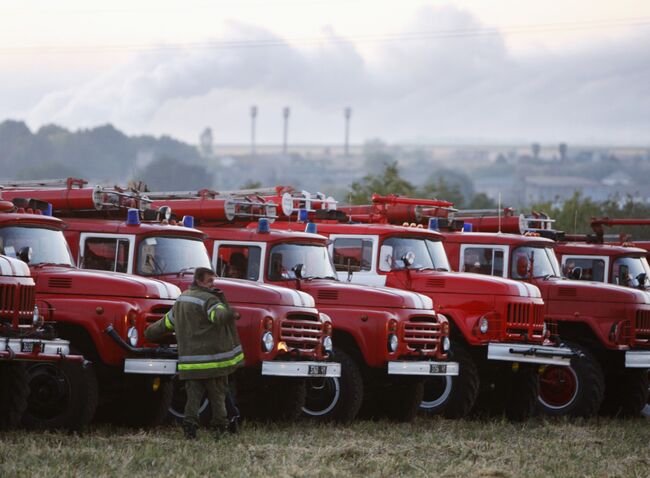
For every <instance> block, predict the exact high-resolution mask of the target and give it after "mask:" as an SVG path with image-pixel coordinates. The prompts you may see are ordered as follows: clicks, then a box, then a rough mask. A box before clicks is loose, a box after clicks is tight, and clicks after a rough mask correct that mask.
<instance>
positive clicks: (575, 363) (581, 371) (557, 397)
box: [537, 342, 605, 418]
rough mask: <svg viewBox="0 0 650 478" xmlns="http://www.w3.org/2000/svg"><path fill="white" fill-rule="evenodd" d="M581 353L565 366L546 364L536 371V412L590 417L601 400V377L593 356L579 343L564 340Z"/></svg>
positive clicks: (603, 380)
mask: <svg viewBox="0 0 650 478" xmlns="http://www.w3.org/2000/svg"><path fill="white" fill-rule="evenodd" d="M565 345H567V346H568V347H570V348H571V349H572V350H574V351H576V352H579V353H580V354H582V356H581V357H576V358H573V359H571V365H570V366H568V367H562V366H556V365H549V366H546V367H543V368H542V371H541V372H540V374H539V398H538V401H537V406H538V409H539V410H540V412H542V413H544V414H546V415H551V416H569V417H584V418H587V417H590V416H592V415H595V414H596V413H598V410H599V408H600V404H601V403H602V401H603V396H604V390H605V378H604V375H603V370H602V368H601V367H600V364H599V363H598V361H597V360H596V358H595V357H594V356H593V355H592V354H591V352H589V350H588V349H587V348H586V347H583V346H582V345H579V344H575V343H569V342H565Z"/></svg>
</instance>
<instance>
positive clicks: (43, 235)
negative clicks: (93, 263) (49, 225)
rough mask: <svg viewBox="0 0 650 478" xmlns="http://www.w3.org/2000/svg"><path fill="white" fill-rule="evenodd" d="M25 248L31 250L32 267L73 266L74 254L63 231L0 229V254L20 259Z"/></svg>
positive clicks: (25, 228)
mask: <svg viewBox="0 0 650 478" xmlns="http://www.w3.org/2000/svg"><path fill="white" fill-rule="evenodd" d="M25 248H31V254H32V257H31V259H30V261H29V263H30V264H31V265H36V264H57V265H65V266H72V254H70V249H69V248H68V243H67V242H66V241H65V238H64V237H63V233H62V232H61V231H59V230H56V229H46V228H43V227H28V226H18V227H16V226H9V227H3V228H0V254H4V255H5V256H9V257H17V258H20V256H21V255H22V254H24V252H21V251H26V249H25Z"/></svg>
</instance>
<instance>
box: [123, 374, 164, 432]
mask: <svg viewBox="0 0 650 478" xmlns="http://www.w3.org/2000/svg"><path fill="white" fill-rule="evenodd" d="M125 385H126V387H125V391H124V394H123V397H122V398H121V399H120V400H118V401H117V403H116V404H114V406H115V405H117V406H119V407H120V408H121V409H122V413H121V414H120V415H121V420H119V421H121V422H123V423H124V424H125V425H128V426H132V427H142V428H151V427H155V426H158V425H160V424H162V423H163V422H164V421H165V419H166V418H167V415H168V413H169V407H170V405H171V402H172V395H173V393H174V387H173V384H172V381H171V379H170V378H167V377H162V378H161V377H155V376H149V375H130V376H126V383H125Z"/></svg>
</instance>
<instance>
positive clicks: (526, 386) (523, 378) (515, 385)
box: [505, 365, 539, 422]
mask: <svg viewBox="0 0 650 478" xmlns="http://www.w3.org/2000/svg"><path fill="white" fill-rule="evenodd" d="M537 369H538V367H537V366H536V365H535V366H530V365H519V370H517V371H516V372H514V373H513V374H512V377H511V380H510V387H509V393H508V398H507V399H506V404H505V414H506V417H507V418H508V420H511V421H515V422H522V421H524V420H527V419H528V418H530V416H531V415H532V414H533V412H534V411H535V406H536V405H537V397H538V396H539V379H538V376H537V374H538V371H537Z"/></svg>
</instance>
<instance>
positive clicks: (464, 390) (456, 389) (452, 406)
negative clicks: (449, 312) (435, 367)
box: [420, 341, 480, 418]
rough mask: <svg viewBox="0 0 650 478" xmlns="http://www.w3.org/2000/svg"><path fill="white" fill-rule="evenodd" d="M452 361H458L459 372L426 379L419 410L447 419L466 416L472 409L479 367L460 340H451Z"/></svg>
mask: <svg viewBox="0 0 650 478" xmlns="http://www.w3.org/2000/svg"><path fill="white" fill-rule="evenodd" d="M449 360H451V361H453V362H458V365H459V367H460V369H459V374H458V375H457V376H455V377H432V378H427V379H426V380H425V381H424V396H423V400H422V402H421V404H420V410H421V411H424V412H426V413H429V414H432V415H443V416H444V417H445V418H463V417H465V416H467V415H468V414H469V412H470V411H471V410H472V408H473V407H474V404H475V403H476V399H477V397H478V392H479V384H480V379H479V374H478V369H477V367H476V363H475V362H474V359H473V358H472V356H471V354H470V353H469V352H468V351H467V349H466V348H465V346H464V345H463V344H462V343H460V342H457V341H452V345H451V350H450V352H449Z"/></svg>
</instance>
